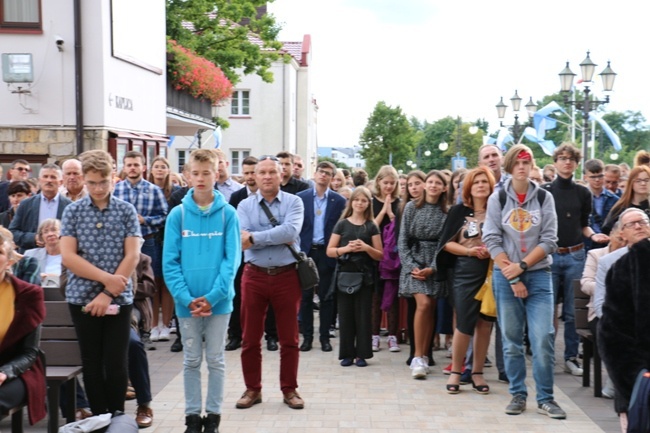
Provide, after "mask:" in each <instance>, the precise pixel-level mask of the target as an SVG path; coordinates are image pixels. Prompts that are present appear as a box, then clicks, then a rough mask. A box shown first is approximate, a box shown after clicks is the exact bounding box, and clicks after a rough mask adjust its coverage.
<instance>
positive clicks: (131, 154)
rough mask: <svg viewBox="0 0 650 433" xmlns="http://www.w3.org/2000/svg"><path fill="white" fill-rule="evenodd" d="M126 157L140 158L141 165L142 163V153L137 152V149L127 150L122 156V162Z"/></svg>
mask: <svg viewBox="0 0 650 433" xmlns="http://www.w3.org/2000/svg"><path fill="white" fill-rule="evenodd" d="M126 158H140V161H142V165H144V154H143V153H142V152H138V151H137V150H129V151H128V152H126V153H125V154H124V158H122V162H124V161H125V160H126Z"/></svg>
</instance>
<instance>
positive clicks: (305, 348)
mask: <svg viewBox="0 0 650 433" xmlns="http://www.w3.org/2000/svg"><path fill="white" fill-rule="evenodd" d="M311 345H312V340H311V339H310V338H305V339H304V340H303V342H302V344H301V345H300V351H301V352H309V351H310V350H311Z"/></svg>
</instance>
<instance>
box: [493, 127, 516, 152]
mask: <svg viewBox="0 0 650 433" xmlns="http://www.w3.org/2000/svg"><path fill="white" fill-rule="evenodd" d="M510 141H512V142H514V141H515V139H514V137H513V136H512V135H510V132H509V131H508V129H507V128H503V127H502V128H499V134H498V135H497V141H496V145H497V147H498V148H499V149H501V151H502V152H505V151H506V150H507V148H506V143H508V142H510Z"/></svg>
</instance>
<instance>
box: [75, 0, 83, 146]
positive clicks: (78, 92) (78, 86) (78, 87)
mask: <svg viewBox="0 0 650 433" xmlns="http://www.w3.org/2000/svg"><path fill="white" fill-rule="evenodd" d="M73 1H74V66H75V74H74V88H75V122H76V129H75V137H76V139H77V155H79V154H81V153H83V151H84V110H83V69H82V62H81V0H73Z"/></svg>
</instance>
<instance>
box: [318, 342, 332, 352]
mask: <svg viewBox="0 0 650 433" xmlns="http://www.w3.org/2000/svg"><path fill="white" fill-rule="evenodd" d="M320 349H321V350H322V351H323V352H331V351H332V345H331V344H330V342H329V341H321V342H320Z"/></svg>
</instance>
